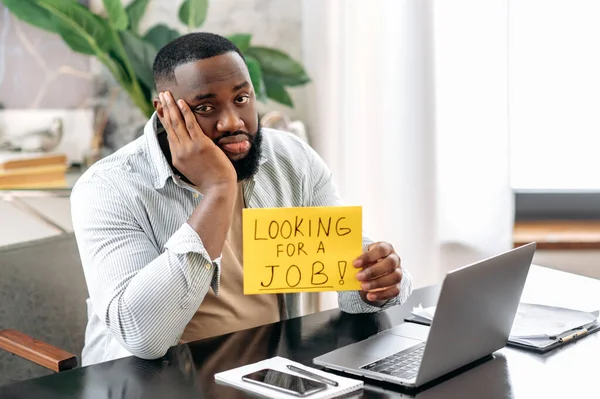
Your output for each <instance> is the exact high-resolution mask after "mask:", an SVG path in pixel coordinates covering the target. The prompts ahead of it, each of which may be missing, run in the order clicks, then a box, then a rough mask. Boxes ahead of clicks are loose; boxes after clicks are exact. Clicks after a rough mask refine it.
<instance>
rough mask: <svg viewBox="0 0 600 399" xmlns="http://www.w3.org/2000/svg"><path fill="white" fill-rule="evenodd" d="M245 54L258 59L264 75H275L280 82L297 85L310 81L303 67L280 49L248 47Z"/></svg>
mask: <svg viewBox="0 0 600 399" xmlns="http://www.w3.org/2000/svg"><path fill="white" fill-rule="evenodd" d="M246 54H248V55H249V56H251V57H254V58H256V59H257V60H258V62H259V63H260V66H261V67H262V70H263V74H264V75H265V76H266V75H270V76H272V77H276V78H277V79H278V80H279V82H280V83H281V84H284V85H286V86H299V85H303V84H305V83H307V82H309V81H310V79H309V77H308V75H307V74H306V71H305V70H304V67H303V66H302V65H301V64H300V63H299V62H298V61H295V60H294V59H292V58H291V57H290V56H289V55H287V54H286V53H284V52H282V51H280V50H276V49H273V48H268V47H249V48H248V49H247V50H246Z"/></svg>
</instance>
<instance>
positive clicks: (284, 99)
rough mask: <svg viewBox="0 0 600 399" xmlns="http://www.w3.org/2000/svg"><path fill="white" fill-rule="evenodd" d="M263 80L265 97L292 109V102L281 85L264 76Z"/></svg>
mask: <svg viewBox="0 0 600 399" xmlns="http://www.w3.org/2000/svg"><path fill="white" fill-rule="evenodd" d="M263 79H264V81H265V86H266V90H267V96H268V97H269V98H270V99H272V100H275V101H277V102H278V103H281V104H283V105H287V106H289V107H291V108H294V102H293V101H292V98H291V97H290V95H289V94H288V92H287V91H286V90H285V87H283V85H282V84H281V83H279V82H277V81H276V80H271V79H270V78H269V77H268V76H264V78H263Z"/></svg>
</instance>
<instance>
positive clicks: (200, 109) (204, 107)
mask: <svg viewBox="0 0 600 399" xmlns="http://www.w3.org/2000/svg"><path fill="white" fill-rule="evenodd" d="M213 109H214V107H213V106H211V105H200V106H198V107H196V108H195V111H197V112H210V111H212V110H213Z"/></svg>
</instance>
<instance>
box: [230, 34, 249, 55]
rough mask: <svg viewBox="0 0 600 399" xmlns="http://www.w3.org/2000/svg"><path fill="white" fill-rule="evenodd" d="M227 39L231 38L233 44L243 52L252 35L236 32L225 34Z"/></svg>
mask: <svg viewBox="0 0 600 399" xmlns="http://www.w3.org/2000/svg"><path fill="white" fill-rule="evenodd" d="M227 39H229V40H231V41H232V42H233V44H235V45H236V46H237V48H238V49H239V50H240V51H241V52H242V53H244V52H245V51H246V50H247V49H248V47H250V40H252V35H251V34H249V33H236V34H233V35H231V36H227Z"/></svg>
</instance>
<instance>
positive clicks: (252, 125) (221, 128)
mask: <svg viewBox="0 0 600 399" xmlns="http://www.w3.org/2000/svg"><path fill="white" fill-rule="evenodd" d="M174 73H175V81H174V82H171V83H164V84H162V85H161V86H159V87H157V89H158V90H159V91H167V90H168V91H170V92H171V94H173V97H174V98H175V100H176V101H177V100H179V99H180V98H181V99H183V100H184V101H185V102H186V103H187V104H188V105H189V106H190V109H191V110H192V112H193V113H194V115H195V117H196V120H197V121H198V124H199V125H200V127H201V128H202V131H203V132H204V134H206V135H207V136H208V137H209V138H210V139H211V140H213V141H214V143H215V144H216V145H217V146H219V148H221V150H223V152H224V153H225V154H226V155H227V157H228V158H229V159H230V160H231V161H232V163H233V165H234V167H235V169H236V171H237V173H238V180H243V179H245V178H248V177H250V176H251V175H253V174H254V173H255V172H256V169H257V167H258V160H259V158H260V127H259V122H258V113H257V111H256V97H255V94H254V88H253V86H252V82H251V80H250V75H249V74H248V68H247V67H246V64H245V63H244V60H243V59H242V58H241V57H240V56H239V54H237V53H235V52H229V53H225V54H222V55H218V56H215V57H211V58H206V59H203V60H198V61H193V62H190V63H187V64H183V65H180V66H178V67H177V68H175V70H174ZM154 107H155V108H156V110H157V112H158V113H159V115H160V116H162V107H161V106H160V102H158V101H155V102H154Z"/></svg>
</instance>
